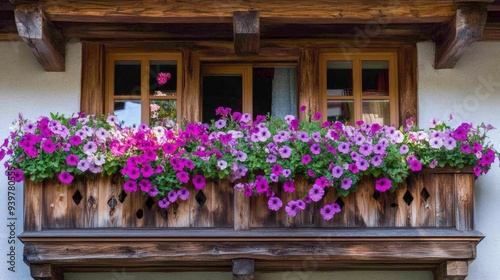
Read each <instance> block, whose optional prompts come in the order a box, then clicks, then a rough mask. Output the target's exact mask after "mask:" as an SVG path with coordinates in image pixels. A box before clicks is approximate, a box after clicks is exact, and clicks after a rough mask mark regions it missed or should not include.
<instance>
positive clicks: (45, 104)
mask: <svg viewBox="0 0 500 280" xmlns="http://www.w3.org/2000/svg"><path fill="white" fill-rule="evenodd" d="M66 52H67V60H66V72H62V73H49V72H45V71H44V70H43V68H42V67H41V66H40V64H39V63H38V62H37V61H36V59H35V57H34V56H33V54H32V52H31V51H30V49H29V48H28V47H27V45H26V44H24V43H22V42H0V139H2V141H3V139H5V138H6V137H7V136H8V132H9V126H10V125H11V123H12V121H13V120H15V119H16V118H17V115H18V113H22V114H23V115H24V116H25V117H26V118H35V117H37V116H39V115H47V114H48V113H49V112H61V113H72V112H76V111H78V109H79V108H80V76H81V75H80V72H81V44H80V43H70V44H68V45H67V48H66ZM0 170H2V171H1V173H0V174H3V170H4V168H3V165H1V167H0ZM7 184H8V182H7V178H6V176H4V175H0V279H2V280H3V279H15V280H24V279H30V278H29V271H28V266H27V265H26V264H25V263H24V262H23V257H22V256H23V255H22V244H21V243H20V241H19V240H17V241H16V245H15V246H16V272H15V273H12V272H9V271H8V270H7V268H8V263H7V258H10V257H8V256H7V254H8V253H9V251H10V250H9V249H10V246H11V244H8V243H7V242H8V236H9V229H8V228H7V224H8V221H7V217H8V215H7V186H8V185H7ZM16 203H17V205H16V216H15V217H16V218H17V220H16V221H15V222H16V233H17V234H19V233H21V232H22V230H23V221H22V217H23V216H22V214H23V212H22V210H23V206H22V203H23V192H22V185H19V186H18V187H16ZM9 222H10V221H9Z"/></svg>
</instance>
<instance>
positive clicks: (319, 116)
mask: <svg viewBox="0 0 500 280" xmlns="http://www.w3.org/2000/svg"><path fill="white" fill-rule="evenodd" d="M322 116H323V115H321V113H320V112H316V114H314V116H313V120H315V121H317V120H319V119H321V117H322Z"/></svg>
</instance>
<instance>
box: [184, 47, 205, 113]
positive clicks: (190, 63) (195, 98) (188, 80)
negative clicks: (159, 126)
mask: <svg viewBox="0 0 500 280" xmlns="http://www.w3.org/2000/svg"><path fill="white" fill-rule="evenodd" d="M182 65H183V67H184V69H183V78H184V82H183V92H182V104H184V106H182V107H181V117H182V121H183V122H198V121H201V115H200V109H199V108H201V93H200V90H201V87H200V58H199V57H198V55H197V53H196V52H194V51H192V50H190V49H183V50H182Z"/></svg>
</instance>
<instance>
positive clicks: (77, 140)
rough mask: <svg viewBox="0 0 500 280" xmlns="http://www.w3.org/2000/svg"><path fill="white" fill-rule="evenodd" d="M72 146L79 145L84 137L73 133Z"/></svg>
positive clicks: (70, 140) (70, 139) (70, 141)
mask: <svg viewBox="0 0 500 280" xmlns="http://www.w3.org/2000/svg"><path fill="white" fill-rule="evenodd" d="M69 143H70V144H71V146H78V145H80V144H81V143H82V138H81V137H80V136H78V135H73V136H71V137H70V138H69Z"/></svg>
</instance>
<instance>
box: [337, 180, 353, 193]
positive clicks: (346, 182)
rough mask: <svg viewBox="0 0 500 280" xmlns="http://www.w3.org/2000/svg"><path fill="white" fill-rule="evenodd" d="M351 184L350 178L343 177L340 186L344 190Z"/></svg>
mask: <svg viewBox="0 0 500 280" xmlns="http://www.w3.org/2000/svg"><path fill="white" fill-rule="evenodd" d="M351 185H352V180H351V178H344V179H342V182H341V184H340V187H341V188H343V189H344V190H348V189H349V188H350V187H351Z"/></svg>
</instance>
